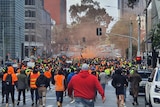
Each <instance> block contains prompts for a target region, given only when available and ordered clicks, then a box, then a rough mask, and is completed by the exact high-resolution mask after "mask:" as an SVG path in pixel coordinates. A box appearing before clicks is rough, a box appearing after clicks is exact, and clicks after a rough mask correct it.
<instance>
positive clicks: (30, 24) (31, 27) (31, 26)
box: [25, 23, 35, 29]
mask: <svg viewBox="0 0 160 107" xmlns="http://www.w3.org/2000/svg"><path fill="white" fill-rule="evenodd" d="M25 29H35V23H25Z"/></svg>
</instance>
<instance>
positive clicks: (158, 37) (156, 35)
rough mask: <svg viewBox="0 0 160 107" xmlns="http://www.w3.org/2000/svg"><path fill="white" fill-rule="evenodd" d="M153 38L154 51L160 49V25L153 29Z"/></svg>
mask: <svg viewBox="0 0 160 107" xmlns="http://www.w3.org/2000/svg"><path fill="white" fill-rule="evenodd" d="M151 36H152V45H153V47H154V49H160V23H159V24H157V25H156V27H155V28H153V29H151Z"/></svg>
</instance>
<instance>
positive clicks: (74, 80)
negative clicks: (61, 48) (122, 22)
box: [2, 56, 141, 107]
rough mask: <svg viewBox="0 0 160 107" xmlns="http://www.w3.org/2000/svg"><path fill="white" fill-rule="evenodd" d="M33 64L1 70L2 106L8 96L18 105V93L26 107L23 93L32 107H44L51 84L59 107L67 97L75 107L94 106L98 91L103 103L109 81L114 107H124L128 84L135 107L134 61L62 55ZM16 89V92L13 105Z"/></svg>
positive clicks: (136, 90) (137, 79)
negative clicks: (114, 96) (28, 93)
mask: <svg viewBox="0 0 160 107" xmlns="http://www.w3.org/2000/svg"><path fill="white" fill-rule="evenodd" d="M68 60H70V61H68ZM32 62H34V66H27V62H22V63H19V65H18V67H16V68H14V67H13V66H12V65H10V64H8V65H7V66H6V67H5V68H4V69H3V75H2V103H4V101H5V103H6V107H8V105H9V102H8V99H9V94H11V100H12V104H13V107H14V106H15V105H17V106H19V104H20V101H21V94H22V95H23V104H24V105H25V104H26V95H25V94H26V91H30V93H31V100H32V104H31V105H32V106H34V105H35V106H38V107H45V106H46V97H47V96H46V93H47V89H48V90H50V89H51V86H50V85H51V84H53V85H54V86H55V95H56V99H57V106H58V107H62V104H63V97H64V96H66V95H68V96H69V97H70V98H71V100H72V102H75V107H94V102H95V101H96V96H97V92H99V94H100V95H101V96H102V102H103V103H104V102H105V100H106V97H105V87H106V84H107V83H108V81H109V80H112V86H113V87H114V88H115V94H116V96H117V107H125V98H126V88H127V87H128V83H129V82H131V87H132V86H133V87H132V89H133V90H132V92H133V93H132V96H133V105H138V99H137V96H138V94H137V92H138V84H139V82H140V81H141V77H140V76H139V75H138V73H137V70H136V66H135V65H136V64H134V63H133V62H132V63H131V62H129V61H127V60H125V59H121V58H116V59H109V58H93V59H84V58H81V59H70V58H67V57H65V56H62V57H57V58H51V59H43V60H42V59H40V58H38V59H36V60H32ZM132 68H134V69H132ZM135 80H136V81H135ZM15 90H17V91H18V99H17V101H16V102H15Z"/></svg>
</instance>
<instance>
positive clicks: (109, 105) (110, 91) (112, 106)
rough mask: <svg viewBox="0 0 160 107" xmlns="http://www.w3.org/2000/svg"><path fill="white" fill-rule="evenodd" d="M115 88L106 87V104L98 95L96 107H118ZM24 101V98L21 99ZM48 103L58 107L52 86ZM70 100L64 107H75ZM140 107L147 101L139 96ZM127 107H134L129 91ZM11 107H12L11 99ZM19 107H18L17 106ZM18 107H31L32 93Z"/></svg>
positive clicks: (3, 106) (47, 104) (66, 98)
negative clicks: (24, 101)
mask: <svg viewBox="0 0 160 107" xmlns="http://www.w3.org/2000/svg"><path fill="white" fill-rule="evenodd" d="M114 91H115V90H114V88H113V87H112V86H111V81H110V82H109V84H108V85H107V86H106V90H105V95H106V102H105V103H104V104H103V103H102V100H101V97H100V95H99V94H98V96H97V100H96V102H95V107H117V105H116V96H115V92H114ZM15 99H16V100H17V92H16V94H15ZM21 99H22V98H21ZM46 99H47V103H46V107H57V106H56V97H55V91H54V86H53V85H52V89H51V90H48V92H47V97H46ZM70 100H71V99H70V98H69V97H68V96H66V97H64V102H63V107H74V103H70ZM138 100H139V106H136V107H145V101H144V96H139V97H138ZM1 101H2V97H0V106H1V107H5V103H4V104H2V103H1ZM126 106H127V107H133V105H132V97H131V96H130V95H129V92H128V91H127V99H126ZM9 107H12V104H11V99H10V104H9ZM15 107H17V105H16V106H15ZM18 107H31V97H30V92H29V91H28V92H27V95H26V105H25V106H24V105H23V103H22V102H20V105H19V106H18Z"/></svg>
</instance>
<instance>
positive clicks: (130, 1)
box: [127, 0, 139, 9]
mask: <svg viewBox="0 0 160 107" xmlns="http://www.w3.org/2000/svg"><path fill="white" fill-rule="evenodd" d="M138 2H139V0H128V3H127V5H128V7H129V8H132V9H133V8H134V6H135V5H136V4H137V3H138Z"/></svg>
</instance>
